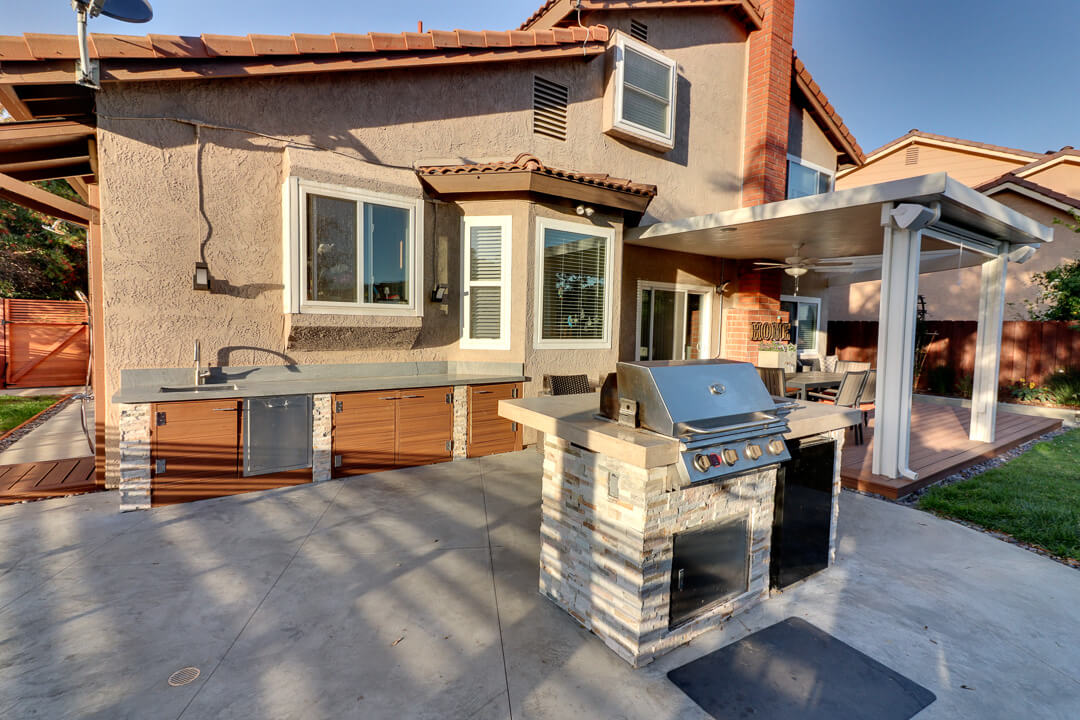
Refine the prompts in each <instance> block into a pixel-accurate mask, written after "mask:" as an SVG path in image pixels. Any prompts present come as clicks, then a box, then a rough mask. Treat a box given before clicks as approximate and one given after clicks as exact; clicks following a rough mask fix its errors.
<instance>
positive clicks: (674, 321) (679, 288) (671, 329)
mask: <svg viewBox="0 0 1080 720" xmlns="http://www.w3.org/2000/svg"><path fill="white" fill-rule="evenodd" d="M712 292H713V289H712V288H706V287H695V286H685V285H677V284H674V283H660V282H648V281H644V280H639V281H638V302H637V306H638V312H637V328H638V332H637V340H638V342H637V348H638V349H637V359H638V360H698V359H701V358H706V357H710V349H711V346H710V339H709V328H710V327H711V308H712V303H711V302H710V300H711V294H712Z"/></svg>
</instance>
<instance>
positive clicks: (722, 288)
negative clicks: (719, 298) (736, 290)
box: [716, 280, 731, 295]
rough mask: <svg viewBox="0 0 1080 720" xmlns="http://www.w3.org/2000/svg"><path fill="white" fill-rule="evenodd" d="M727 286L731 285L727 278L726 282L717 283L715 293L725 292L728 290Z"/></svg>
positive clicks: (721, 293)
mask: <svg viewBox="0 0 1080 720" xmlns="http://www.w3.org/2000/svg"><path fill="white" fill-rule="evenodd" d="M729 287H731V281H730V280H728V281H727V282H723V283H720V284H719V285H717V286H716V294H717V295H723V294H724V293H726V292H727V291H728V288H729Z"/></svg>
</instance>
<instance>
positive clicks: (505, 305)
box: [461, 215, 511, 350]
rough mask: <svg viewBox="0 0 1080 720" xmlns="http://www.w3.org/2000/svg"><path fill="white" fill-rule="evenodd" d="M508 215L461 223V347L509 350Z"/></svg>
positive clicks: (476, 218) (509, 220) (473, 219)
mask: <svg viewBox="0 0 1080 720" xmlns="http://www.w3.org/2000/svg"><path fill="white" fill-rule="evenodd" d="M510 225H511V217H510V216H509V215H505V216H497V217H467V218H465V219H464V221H463V224H462V233H461V237H462V243H461V245H462V249H463V253H462V283H461V295H462V303H461V305H462V322H461V347H463V348H474V349H481V348H482V349H489V350H509V349H510V248H511V244H510Z"/></svg>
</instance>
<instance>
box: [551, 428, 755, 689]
mask: <svg viewBox="0 0 1080 720" xmlns="http://www.w3.org/2000/svg"><path fill="white" fill-rule="evenodd" d="M682 483H683V481H682V480H681V478H680V477H679V476H678V474H677V472H676V471H675V470H674V468H670V469H669V468H666V467H664V468H653V469H649V470H646V469H644V468H640V467H635V466H632V465H629V464H627V463H625V462H623V461H621V460H619V459H617V458H614V457H610V456H606V455H602V454H599V453H595V452H591V451H589V450H586V449H584V448H581V447H577V446H575V445H572V444H570V443H568V442H566V441H565V440H562V439H560V438H556V437H552V436H548V437H547V438H545V447H544V476H543V485H542V500H541V526H540V591H541V592H542V593H543V594H545V595H546V596H547V597H549V598H551V600H553V601H554V602H555V603H556V604H558V605H559V606H560V607H562V608H564V609H565V610H566V611H567V612H569V613H570V614H571V615H572V616H573V617H574V618H576V619H577V620H578V622H580V623H581V624H582V625H584V626H585V627H586V628H587V629H589V630H591V631H592V632H593V633H595V634H596V635H598V636H599V637H600V638H601V639H602V640H603V641H604V642H605V643H606V644H607V645H608V647H610V648H611V649H612V650H614V651H615V652H616V653H617V654H618V655H620V656H621V657H622V658H624V659H625V660H626V661H627V662H629V663H630V664H632V665H634V666H635V667H640V666H642V665H645V664H647V663H649V662H651V661H652V660H653V659H655V658H656V657H657V656H658V655H660V654H662V653H664V652H667V651H668V650H670V649H672V648H674V647H676V646H678V645H681V644H683V643H685V642H687V641H688V640H690V639H691V638H693V637H694V636H696V635H699V634H700V633H702V632H704V631H706V630H708V629H710V628H713V627H717V626H720V625H722V624H723V623H724V622H725V621H726V620H727V619H728V618H729V617H730V616H731V615H732V614H734V613H736V612H739V611H741V610H744V609H746V608H748V607H750V606H752V605H753V604H755V603H757V602H759V601H760V600H761V599H762V598H764V597H766V596H767V594H768V587H769V549H770V545H769V543H770V538H771V534H772V532H771V531H772V516H773V498H774V495H775V491H776V470H775V468H768V469H765V470H762V471H758V472H754V473H748V474H746V475H740V476H737V477H734V478H730V479H728V480H727V481H726V482H722V483H705V484H701V485H696V486H687V487H682V486H681V485H682ZM740 515H748V516H749V518H750V535H751V542H750V552H751V562H750V578H749V586H748V589H747V591H746V592H745V593H743V594H741V595H739V596H738V597H735V598H732V599H730V600H728V601H726V602H724V603H722V604H719V605H716V606H714V607H712V608H709V609H708V610H706V611H705V612H704V613H702V614H701V615H699V616H698V617H696V618H694V619H693V620H690V621H688V622H686V623H685V624H683V625H680V626H678V627H676V628H673V629H670V630H669V628H668V605H669V602H670V582H671V562H672V535H673V534H674V533H677V532H684V531H687V530H691V529H694V528H698V527H702V526H706V525H711V524H713V523H715V522H719V521H722V520H724V519H727V518H730V517H735V516H740Z"/></svg>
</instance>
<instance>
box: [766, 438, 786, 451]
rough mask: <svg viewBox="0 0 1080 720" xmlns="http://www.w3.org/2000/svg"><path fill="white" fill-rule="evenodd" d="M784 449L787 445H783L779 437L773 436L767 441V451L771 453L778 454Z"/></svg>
mask: <svg viewBox="0 0 1080 720" xmlns="http://www.w3.org/2000/svg"><path fill="white" fill-rule="evenodd" d="M786 449H787V446H786V445H784V441H783V440H781V439H779V438H775V439H773V440H770V441H769V453H770V454H772V455H779V454H780V453H782V452H784V450H786Z"/></svg>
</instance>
